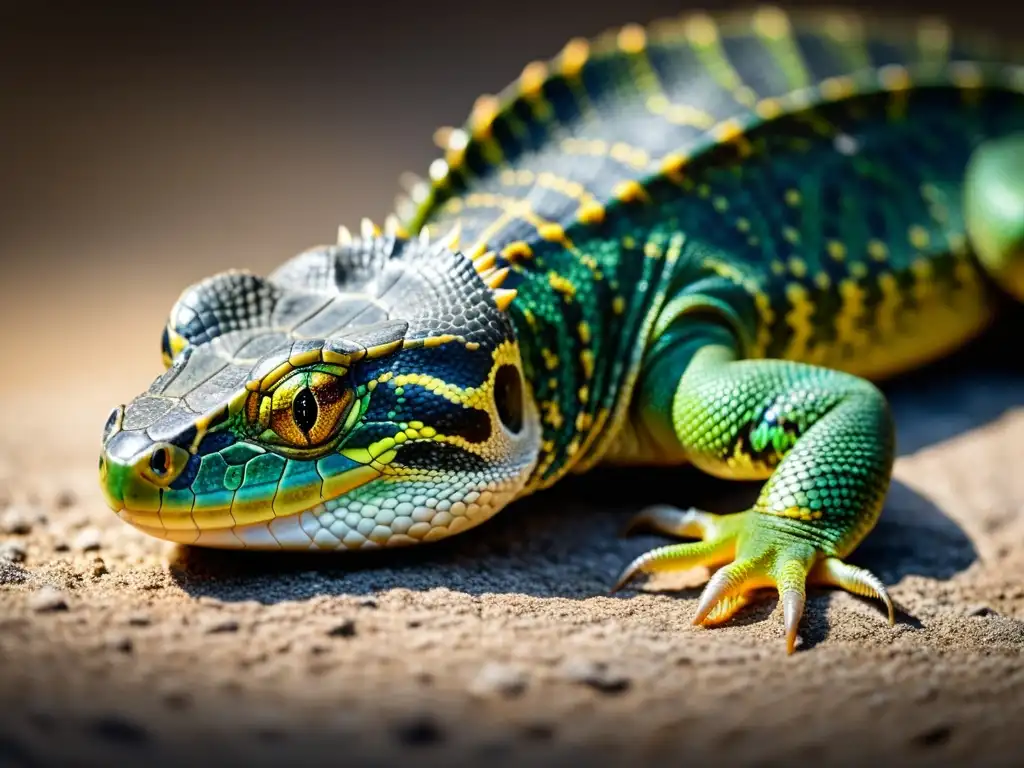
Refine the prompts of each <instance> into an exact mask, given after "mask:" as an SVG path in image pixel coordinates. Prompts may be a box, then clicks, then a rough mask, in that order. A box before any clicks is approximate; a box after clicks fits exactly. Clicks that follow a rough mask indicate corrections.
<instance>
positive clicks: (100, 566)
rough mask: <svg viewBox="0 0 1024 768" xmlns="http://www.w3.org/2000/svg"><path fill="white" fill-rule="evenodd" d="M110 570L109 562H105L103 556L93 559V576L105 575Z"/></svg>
mask: <svg viewBox="0 0 1024 768" xmlns="http://www.w3.org/2000/svg"><path fill="white" fill-rule="evenodd" d="M109 572H110V571H108V570H107V564H106V563H105V562H103V558H100V557H97V558H96V559H94V560H93V561H92V575H93V576H105V575H106V574H108V573H109Z"/></svg>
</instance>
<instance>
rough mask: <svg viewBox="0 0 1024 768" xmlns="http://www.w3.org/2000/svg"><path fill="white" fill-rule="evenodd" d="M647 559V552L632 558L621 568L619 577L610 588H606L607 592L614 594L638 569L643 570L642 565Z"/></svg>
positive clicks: (638, 571)
mask: <svg viewBox="0 0 1024 768" xmlns="http://www.w3.org/2000/svg"><path fill="white" fill-rule="evenodd" d="M649 560H650V557H649V554H643V555H640V557H638V558H636V559H635V560H633V562H631V563H630V564H629V565H627V566H626V567H625V568H624V569H623V571H622V573H620V574H619V578H618V579H617V580H616V581H615V585H614V586H613V587H612V588H611V589H610V590H608V593H609V594H612V595H614V594H615V593H616V592H618V591H619V590H620V589H622V588H623V587H624V586H626V584H628V583H629V582H630V581H631V580H632V578H633V577H634V576H636V575H637V574H638V573H640V571H642V570H643V567H644V565H645V564H646V563H647V562H648V561H649Z"/></svg>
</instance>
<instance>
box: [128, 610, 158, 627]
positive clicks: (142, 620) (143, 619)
mask: <svg viewBox="0 0 1024 768" xmlns="http://www.w3.org/2000/svg"><path fill="white" fill-rule="evenodd" d="M128 623H129V624H130V625H131V626H133V627H148V626H149V625H150V624H152V623H153V620H152V619H151V618H149V614H146V613H133V614H132V615H131V616H129V617H128Z"/></svg>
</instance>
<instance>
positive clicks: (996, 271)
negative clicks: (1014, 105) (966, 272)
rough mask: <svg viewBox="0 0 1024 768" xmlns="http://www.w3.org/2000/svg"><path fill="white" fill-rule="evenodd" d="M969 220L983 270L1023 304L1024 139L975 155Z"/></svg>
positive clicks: (968, 182)
mask: <svg viewBox="0 0 1024 768" xmlns="http://www.w3.org/2000/svg"><path fill="white" fill-rule="evenodd" d="M964 220H965V223H966V225H967V234H968V236H969V237H970V240H971V245H972V246H973V248H974V252H975V253H976V254H977V256H978V260H979V261H980V262H981V264H982V266H983V267H984V268H985V270H986V271H987V272H988V273H989V275H991V276H992V279H993V280H994V281H995V282H996V283H997V284H998V285H1000V286H1001V287H1002V288H1003V289H1004V290H1006V291H1007V292H1008V293H1009V294H1010V295H1011V296H1014V297H1015V298H1017V299H1018V300H1020V301H1024V133H1019V134H1014V135H1011V136H1007V137H1004V138H1001V139H998V140H994V141H990V142H987V143H985V144H982V145H981V146H980V147H979V148H978V149H977V150H976V151H975V153H974V155H973V156H972V157H971V161H970V163H969V164H968V166H967V175H966V178H965V180H964Z"/></svg>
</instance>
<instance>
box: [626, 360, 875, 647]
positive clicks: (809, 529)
mask: <svg viewBox="0 0 1024 768" xmlns="http://www.w3.org/2000/svg"><path fill="white" fill-rule="evenodd" d="M680 364H682V368H683V370H682V372H678V367H679V365H680ZM667 375H674V380H675V381H676V382H677V383H676V386H675V394H674V396H673V398H672V410H671V414H670V415H669V414H666V413H664V411H662V412H661V415H660V417H659V415H658V412H657V410H656V409H651V408H646V409H644V414H645V418H647V419H648V420H649V419H652V418H661V419H663V420H664V421H665V422H667V423H668V425H669V426H668V427H666V426H665V424H662V425H660V426H658V427H654V428H651V429H650V432H651V434H657V435H660V436H666V435H672V439H674V441H675V442H674V444H669V445H665V449H666V450H674V451H678V452H681V453H682V454H683V455H684V456H685V458H686V459H688V460H689V461H690V462H692V463H693V464H695V465H696V466H697V467H699V468H701V469H702V470H704V471H706V472H708V473H710V474H714V475H716V476H719V477H724V478H731V479H745V480H750V479H766V481H767V482H766V483H765V484H764V486H763V488H762V490H761V493H760V495H759V497H758V499H757V501H756V502H755V504H754V506H753V507H752V508H751V509H750V510H747V511H745V512H740V513H737V514H732V515H722V516H718V515H711V514H709V513H706V512H700V511H698V510H686V511H682V510H672V509H671V508H665V507H659V508H654V509H650V510H645V511H644V512H642V513H640V515H639V516H638V517H637V519H636V525H644V526H645V527H648V528H654V529H655V530H657V531H659V532H662V533H666V534H669V535H676V536H686V537H691V538H697V539H700V540H699V541H697V542H693V543H686V544H678V545H673V546H668V547H662V548H659V549H656V550H653V551H652V552H649V553H647V554H645V555H642V556H641V557H639V558H637V560H636V561H634V562H633V563H631V564H630V566H629V567H628V568H627V569H626V570H625V571H624V572H623V575H622V578H621V579H620V581H619V585H618V586H621V585H622V584H625V583H626V582H627V581H629V580H630V579H631V578H632V577H633V576H635V575H636V574H638V573H654V572H658V571H663V570H670V569H671V570H675V569H680V568H691V567H694V566H701V565H703V566H717V565H721V566H722V567H721V568H720V569H719V570H718V571H716V572H715V573H714V575H713V576H712V577H711V579H710V580H709V581H708V583H707V585H706V586H705V588H704V591H703V593H702V595H701V597H700V600H699V603H698V607H697V612H696V615H695V617H694V621H695V623H697V624H714V623H718V622H721V621H724V620H725V619H727V618H728V617H729V616H731V615H733V614H734V613H735V612H736V611H737V610H739V609H740V608H741V607H742V606H743V605H744V604H745V603H746V601H747V599H748V596H749V593H750V592H752V591H753V590H755V589H760V588H764V587H774V588H775V589H777V590H778V592H779V595H780V600H781V603H782V607H783V617H784V625H785V636H786V645H787V650H788V651H789V652H792V651H793V650H794V649H795V647H796V639H797V630H798V626H799V623H800V619H801V617H802V615H803V610H804V603H805V599H806V585H807V584H808V583H818V584H827V585H831V586H837V587H840V588H843V589H847V590H849V591H851V592H854V593H856V594H860V595H868V596H874V597H878V598H879V599H880V600H882V602H884V603H885V604H886V606H887V607H888V609H889V614H890V621H891V620H892V603H891V601H890V599H889V597H888V595H887V594H886V591H885V588H884V586H883V585H882V584H881V582H880V581H879V580H878V579H877V578H875V577H874V576H873V575H871V574H870V573H868V572H867V571H864V570H863V569H859V568H855V567H854V566H851V565H848V564H846V563H844V562H843V560H842V558H844V557H845V556H846V555H848V554H849V553H850V552H851V551H853V549H854V548H855V547H856V546H857V545H858V544H859V543H860V541H861V540H862V539H863V538H864V536H865V535H867V533H868V532H869V531H870V530H871V529H872V528H873V527H874V525H875V523H876V522H877V520H878V516H879V514H880V512H881V509H882V504H883V501H884V499H885V495H886V493H887V491H888V486H889V481H890V476H891V472H892V464H893V458H894V436H893V424H892V419H891V416H890V413H889V409H888V406H887V404H886V401H885V399H884V397H883V396H882V394H881V392H879V390H878V389H877V388H876V387H875V386H874V385H872V384H870V383H868V382H866V381H864V380H862V379H859V378H856V377H853V376H850V375H848V374H844V373H840V372H837V371H832V370H827V369H822V368H818V367H815V366H810V365H805V364H799V363H793V362H789V361H783V360H737V359H735V356H730V355H728V354H727V353H726V351H725V348H724V347H723V346H722V345H721V344H715V345H709V346H708V347H704V348H697V349H696V350H694V349H693V348H690V349H688V350H687V351H686V354H685V355H682V356H681V358H674V357H673V356H672V355H670V354H666V355H665V356H663V358H662V360H661V361H660V362H659V364H658V365H656V366H654V367H652V368H651V369H649V375H648V377H647V381H646V383H645V385H644V392H648V391H653V392H654V396H653V398H652V402H653V401H654V400H656V399H657V398H658V397H659V394H660V392H659V388H661V387H663V386H664V378H663V377H665V376H667ZM642 396H643V395H642ZM663 402H664V401H663ZM662 439H665V438H664V437H662Z"/></svg>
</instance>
